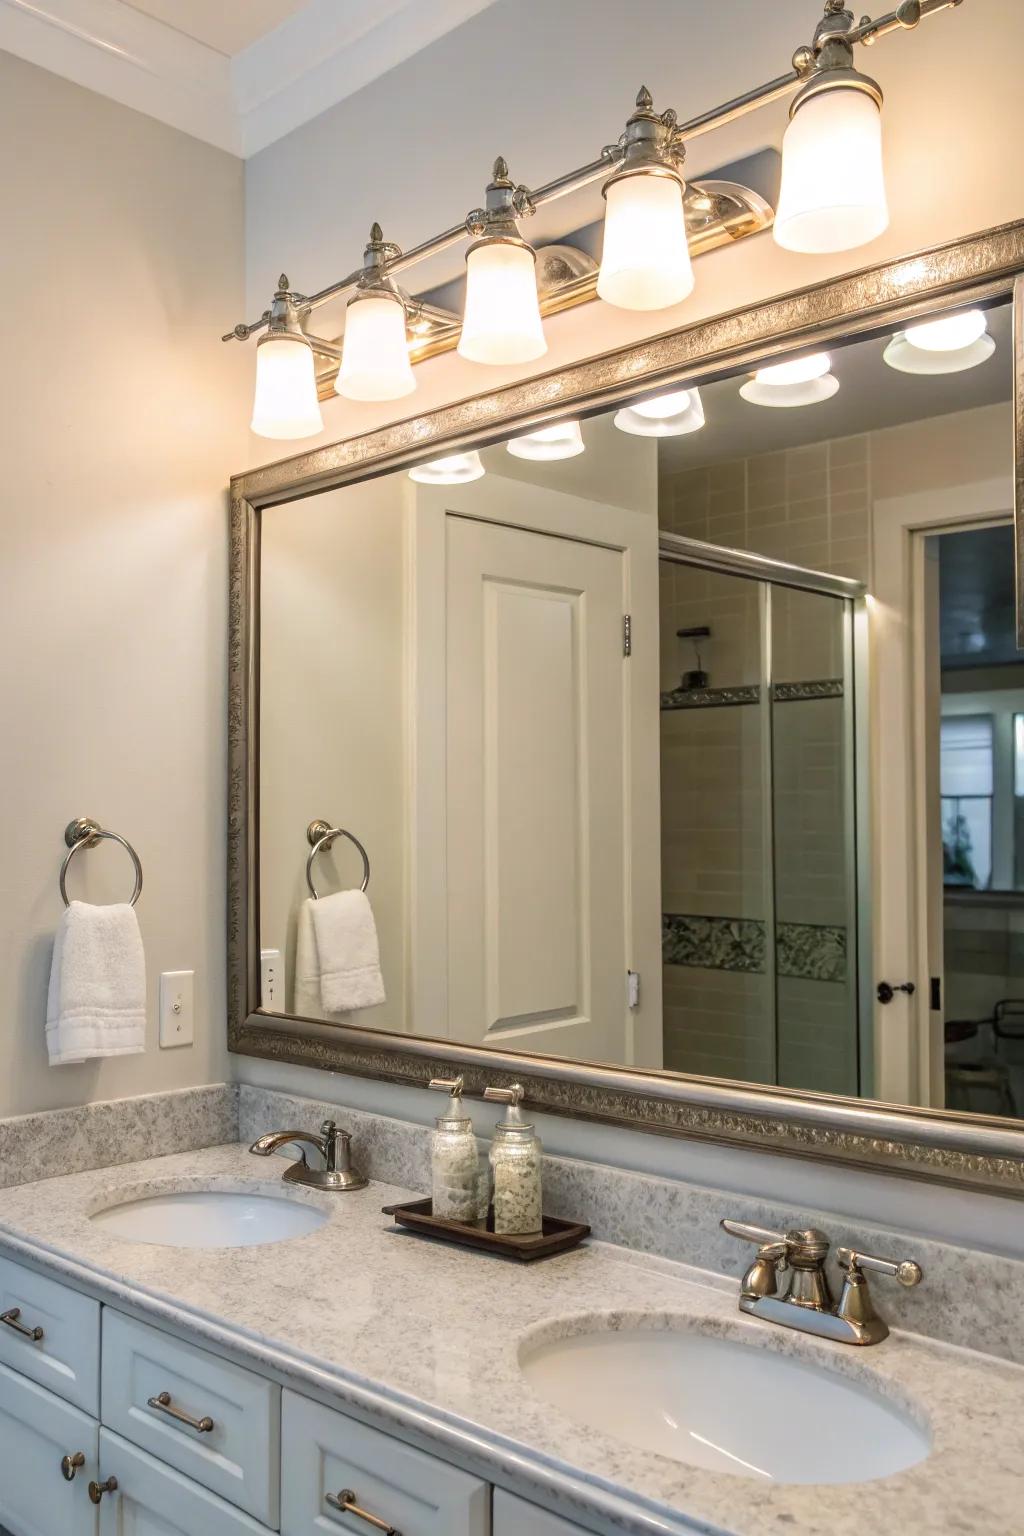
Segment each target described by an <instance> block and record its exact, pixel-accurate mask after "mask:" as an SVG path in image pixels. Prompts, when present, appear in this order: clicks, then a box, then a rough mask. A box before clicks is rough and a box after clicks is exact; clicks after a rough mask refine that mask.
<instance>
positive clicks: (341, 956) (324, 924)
mask: <svg viewBox="0 0 1024 1536" xmlns="http://www.w3.org/2000/svg"><path fill="white" fill-rule="evenodd" d="M308 905H309V906H310V907H312V909H313V910H312V918H313V932H314V935H315V937H316V952H317V961H318V965H319V970H320V1001H321V1004H322V1006H323V1010H324V1012H325V1013H351V1012H352V1011H353V1010H354V1009H356V1008H373V1007H375V1006H376V1005H377V1004H378V1003H382V1002H383V1001H384V978H383V977H382V975H381V971H380V945H379V943H378V942H377V924H376V923H375V922H374V918H373V909H372V907H371V906H370V903H369V901H368V900H367V897H366V894H365V892H364V891H336V892H335V894H334V895H333V896H321V898H320V900H319V901H311V902H309V903H308Z"/></svg>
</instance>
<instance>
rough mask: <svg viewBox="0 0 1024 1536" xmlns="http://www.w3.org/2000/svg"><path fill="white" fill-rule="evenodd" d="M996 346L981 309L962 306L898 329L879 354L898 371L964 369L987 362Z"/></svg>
mask: <svg viewBox="0 0 1024 1536" xmlns="http://www.w3.org/2000/svg"><path fill="white" fill-rule="evenodd" d="M995 349H996V343H995V338H994V337H993V336H990V335H989V333H988V329H987V324H986V320H985V315H984V313H983V312H982V311H981V310H980V309H965V310H961V311H960V312H959V313H958V314H955V315H944V316H940V317H939V319H937V320H923V321H921V322H920V324H918V325H908V326H907V329H906V330H905V331H897V332H896V334H895V336H894V337H893V338H892V340H891V341H890V342H889V345H888V346H887V347H886V349H885V351H884V352H883V354H882V356H883V358H884V360H885V361H886V362H887V363H888V364H889V367H890V368H896V369H898V370H899V372H900V373H924V374H927V373H930V374H936V373H964V372H965V371H966V370H967V369H968V368H977V367H978V365H979V363H984V362H987V361H988V359H989V358H990V357H991V356H992V354H993V352H994V351H995Z"/></svg>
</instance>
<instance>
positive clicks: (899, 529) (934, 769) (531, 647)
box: [231, 226, 1024, 1188]
mask: <svg viewBox="0 0 1024 1536" xmlns="http://www.w3.org/2000/svg"><path fill="white" fill-rule="evenodd" d="M1022 249H1024V245H1022V241H1021V235H1020V232H1019V229H1018V227H1016V226H1014V228H1013V230H1012V231H1010V232H1006V231H1003V232H994V233H993V235H992V236H988V237H979V238H978V239H976V240H974V241H973V242H964V243H963V244H961V245H960V246H957V247H951V248H948V249H945V250H943V251H940V252H935V253H930V254H929V255H927V256H925V257H921V258H917V259H916V260H915V261H909V262H906V263H896V264H892V265H891V266H889V267H886V268H881V269H876V270H875V271H873V272H866V273H864V274H859V275H858V276H856V277H854V278H849V279H844V280H842V281H841V282H839V283H834V284H831V285H825V286H824V287H823V288H822V289H820V290H808V291H807V292H805V293H803V294H800V295H795V296H793V298H792V299H791V300H789V301H785V300H784V301H778V302H776V303H775V304H773V305H771V306H762V307H761V308H760V309H755V310H751V311H750V312H748V315H747V316H743V315H737V316H732V317H728V318H727V319H726V320H724V321H710V322H706V323H705V324H704V325H702V326H698V327H694V328H693V329H692V330H691V331H690V332H681V333H678V334H677V335H676V336H674V337H666V338H662V339H660V340H659V342H657V343H654V344H647V346H646V347H644V348H637V349H635V351H634V353H633V354H616V356H615V358H614V359H612V360H611V363H610V365H609V364H608V362H607V361H606V360H595V362H594V363H593V364H584V365H581V366H580V367H578V368H577V369H575V370H568V371H567V373H566V374H564V375H550V376H548V379H547V380H546V381H544V385H543V386H542V385H538V384H537V383H534V384H533V385H520V386H515V387H513V388H512V389H510V390H505V391H502V392H499V393H498V394H495V395H491V396H488V397H482V399H481V401H477V402H472V403H470V404H469V405H467V406H463V407H452V408H450V409H449V410H448V411H442V412H439V413H437V414H436V416H435V417H433V418H420V420H419V421H418V422H414V423H411V424H403V425H400V426H398V427H396V428H393V429H389V430H388V431H386V432H383V433H381V434H378V435H377V436H376V437H375V438H373V439H372V440H367V441H364V442H363V443H359V442H356V443H350V444H347V445H339V447H338V448H337V449H327V450H319V451H318V452H314V453H312V454H308V455H305V456H303V457H302V458H299V459H296V460H293V461H291V462H290V463H288V462H286V463H284V464H282V465H279V466H271V467H270V468H268V469H267V470H261V471H256V472H254V473H253V474H251V475H249V476H243V477H241V478H240V479H239V480H238V481H237V482H236V515H235V562H234V564H235V569H234V579H235V597H236V602H235V604H234V605H233V607H234V633H233V641H232V657H233V689H232V704H233V714H232V722H233V735H234V745H233V752H234V762H233V780H232V786H233V789H232V792H233V805H232V811H233V835H232V882H231V889H232V912H231V927H232V974H233V985H234V1002H233V1019H232V1045H233V1048H234V1049H236V1050H242V1051H248V1052H252V1053H254V1054H263V1055H270V1056H276V1057H278V1058H279V1059H285V1060H292V1061H306V1062H309V1063H311V1064H319V1065H329V1066H336V1067H339V1068H341V1069H342V1070H353V1071H356V1072H369V1073H373V1074H375V1075H380V1076H385V1077H387V1076H394V1077H396V1078H400V1079H402V1080H405V1081H422V1080H423V1079H424V1078H425V1077H426V1076H428V1075H429V1074H430V1072H431V1071H433V1070H436V1068H437V1065H438V1063H439V1062H445V1063H447V1064H449V1065H450V1064H451V1062H452V1061H458V1062H459V1063H460V1064H461V1066H462V1068H463V1069H464V1070H465V1071H466V1073H467V1074H468V1077H469V1080H470V1082H471V1084H472V1085H473V1086H474V1087H475V1088H477V1089H479V1087H480V1086H481V1085H482V1083H483V1082H484V1081H486V1080H488V1079H489V1078H490V1079H492V1080H500V1081H505V1080H507V1079H508V1077H509V1075H510V1074H511V1075H516V1076H520V1077H522V1078H523V1079H524V1081H526V1082H527V1084H528V1091H529V1093H530V1096H531V1098H532V1099H533V1100H534V1101H535V1102H536V1103H537V1104H538V1106H540V1107H545V1106H546V1107H548V1108H553V1109H557V1110H561V1111H563V1112H569V1113H579V1114H589V1115H594V1116H597V1117H600V1118H605V1119H618V1120H624V1121H632V1122H633V1123H641V1124H645V1125H656V1126H657V1127H658V1128H659V1129H663V1130H675V1131H678V1132H680V1133H683V1134H706V1135H712V1136H719V1137H726V1138H728V1139H731V1140H740V1141H760V1142H764V1143H767V1144H770V1145H775V1146H777V1147H780V1148H781V1149H783V1150H797V1151H799V1150H824V1151H825V1152H826V1154H827V1153H831V1154H834V1155H837V1156H844V1157H847V1158H853V1159H860V1158H867V1159H868V1160H874V1161H876V1162H877V1161H888V1162H890V1163H892V1164H893V1165H895V1166H900V1167H903V1168H904V1169H905V1170H912V1171H918V1172H931V1173H935V1174H938V1175H940V1176H945V1177H951V1178H959V1179H961V1180H967V1179H984V1180H989V1181H993V1180H994V1181H996V1182H997V1183H1001V1184H1002V1185H1003V1186H1004V1187H1010V1188H1013V1187H1019V1186H1020V1182H1021V1169H1022V1167H1024V809H1022V806H1024V655H1022V654H1021V653H1020V652H1018V650H1017V634H1016V616H1015V604H1016V589H1015V576H1014V549H1015V543H1014V505H1013V500H1014V484H1015V472H1014V467H1015V456H1014V416H1015V412H1014V399H1015V369H1014V327H1013V303H1012V291H1013V277H1014V272H1015V269H1016V267H1017V266H1018V265H1020V261H1021V250H1022ZM814 320H816V322H817V323H811V322H812V321H814ZM673 364H674V366H673ZM588 370H590V371H589V372H588ZM552 380H555V381H556V383H555V385H554V387H553V388H552V387H547V386H548V385H550V384H551V381H552ZM506 423H507V425H506ZM360 886H365V890H366V897H367V901H368V907H367V906H366V905H365V904H357V903H349V904H348V905H347V906H345V908H344V911H336V910H335V909H336V908H338V907H339V904H338V903H335V904H334V906H333V907H332V905H331V903H330V898H331V896H332V895H333V894H334V893H336V892H339V891H343V890H351V889H357V888H359V887H360ZM321 903H323V905H321ZM332 913H333V916H332ZM370 914H372V922H373V925H374V927H375V930H376V939H377V943H378V945H379V956H380V983H379V985H377V984H376V983H375V985H374V987H372V988H371V989H370V990H366V988H365V987H364V986H363V984H362V982H363V978H362V976H361V975H360V974H359V972H360V967H361V965H362V964H363V963H364V962H367V960H369V963H370V969H371V970H372V969H373V966H372V959H373V957H372V954H370V953H369V951H366V950H365V948H363V947H361V946H364V945H365V943H366V942H367V933H366V931H365V928H366V924H367V923H368V922H369V920H370ZM339 924H340V927H339ZM346 924H353V925H354V929H353V930H351V931H347V930H346V927H345V925H346ZM356 929H358V930H359V931H358V932H357V931H355V930H356ZM335 946H338V948H335ZM371 949H372V941H371ZM353 957H354V958H353ZM339 972H340V973H341V975H340V979H339ZM908 984H909V986H910V987H911V988H912V989H913V990H912V991H908V990H906V988H907V986H908ZM858 1104H860V1105H861V1106H862V1107H860V1108H858V1107H857V1106H858ZM869 1105H870V1106H871V1107H868V1106H869ZM879 1105H882V1106H886V1107H885V1108H879V1107H877V1106H879ZM1015 1121H1019V1122H1020V1127H1019V1129H1018V1128H1015V1125H1014V1122H1015Z"/></svg>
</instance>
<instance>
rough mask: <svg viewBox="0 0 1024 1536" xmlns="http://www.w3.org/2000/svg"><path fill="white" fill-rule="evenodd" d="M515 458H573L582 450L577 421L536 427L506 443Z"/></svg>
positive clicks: (581, 435) (581, 438) (580, 433)
mask: <svg viewBox="0 0 1024 1536" xmlns="http://www.w3.org/2000/svg"><path fill="white" fill-rule="evenodd" d="M506 447H507V448H508V451H509V453H510V454H512V456H513V458H516V459H546V460H550V459H574V458H576V456H577V455H578V454H581V453H582V452H583V451H584V447H585V445H584V442H583V434H582V432H581V431H580V424H579V422H578V421H560V422H559V423H558V425H557V426H555V427H538V429H537V431H536V432H527V433H526V434H525V436H524V437H514V438H513V439H512V441H511V442H510V443H507V444H506Z"/></svg>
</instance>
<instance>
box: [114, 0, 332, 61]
mask: <svg viewBox="0 0 1024 1536" xmlns="http://www.w3.org/2000/svg"><path fill="white" fill-rule="evenodd" d="M122 4H124V5H129V6H131V8H132V10H135V11H143V12H145V14H146V15H147V16H152V17H153V19H154V21H162V22H164V23H165V24H166V25H167V26H169V27H173V28H174V29H175V31H176V32H184V34H185V36H186V37H191V38H194V39H195V41H196V42H197V43H205V45H206V46H207V48H213V49H215V50H216V52H217V53H223V54H226V55H227V56H228V58H230V57H231V56H232V54H235V53H241V52H242V50H243V48H248V47H249V45H250V44H251V43H255V42H257V41H258V40H259V39H260V38H261V37H265V36H266V34H267V33H268V32H273V30H274V28H275V27H279V26H280V25H281V23H282V22H283V21H287V20H288V19H289V18H290V17H291V16H294V15H295V14H296V13H297V12H298V11H303V10H305V9H306V4H307V0H122Z"/></svg>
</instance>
